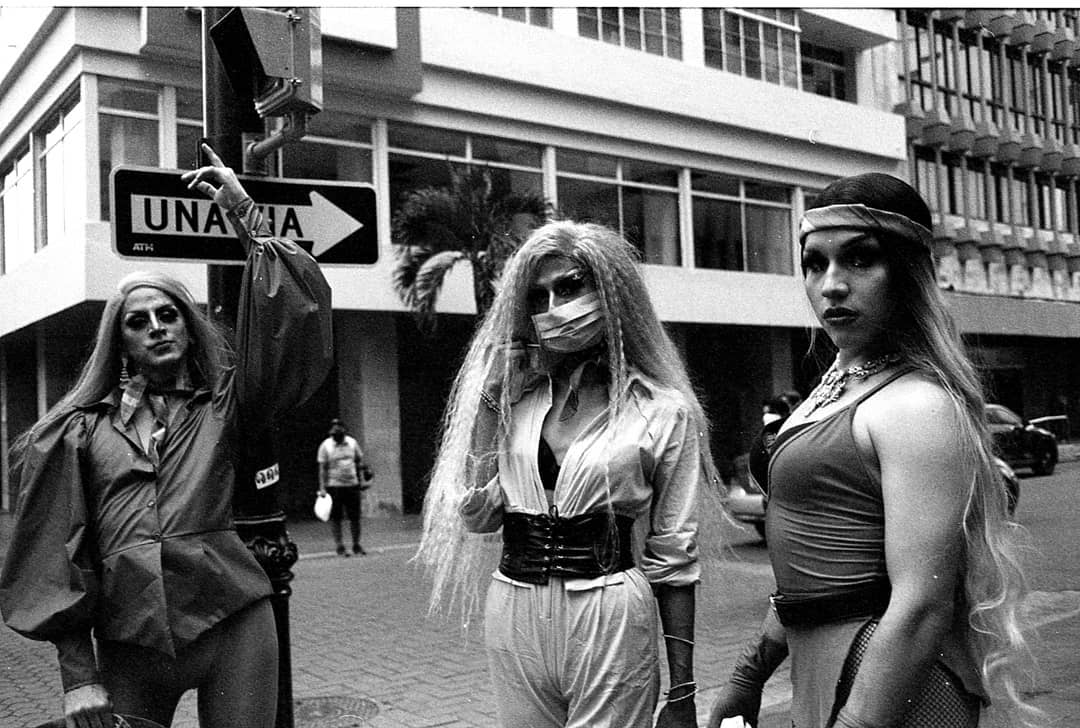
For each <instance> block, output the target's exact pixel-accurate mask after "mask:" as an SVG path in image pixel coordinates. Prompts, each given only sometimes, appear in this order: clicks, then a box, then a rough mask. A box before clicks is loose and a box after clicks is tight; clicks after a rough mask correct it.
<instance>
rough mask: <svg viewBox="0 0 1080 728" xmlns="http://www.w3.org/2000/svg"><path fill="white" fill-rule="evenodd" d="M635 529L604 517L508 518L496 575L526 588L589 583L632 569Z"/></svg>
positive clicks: (623, 519)
mask: <svg viewBox="0 0 1080 728" xmlns="http://www.w3.org/2000/svg"><path fill="white" fill-rule="evenodd" d="M612 524H614V526H615V527H614V528H612ZM633 525H634V519H633V518H630V517H629V516H618V515H617V516H614V518H612V516H611V515H610V514H608V513H597V512H594V513H585V514H583V515H580V516H571V517H570V518H563V517H561V516H559V515H557V514H556V515H552V514H547V513H507V514H506V515H504V516H503V552H502V560H501V561H500V562H499V571H501V572H502V573H503V574H504V575H505V576H508V577H510V578H511V579H517V580H518V581H524V582H527V583H529V584H547V583H548V579H549V578H550V577H552V576H559V577H564V578H574V577H576V578H588V579H592V578H596V577H598V576H603V575H604V574H614V573H616V572H619V571H625V570H627V569H630V568H632V567H633V566H634V554H633V551H632V549H631V543H630V540H631V529H632V528H633Z"/></svg>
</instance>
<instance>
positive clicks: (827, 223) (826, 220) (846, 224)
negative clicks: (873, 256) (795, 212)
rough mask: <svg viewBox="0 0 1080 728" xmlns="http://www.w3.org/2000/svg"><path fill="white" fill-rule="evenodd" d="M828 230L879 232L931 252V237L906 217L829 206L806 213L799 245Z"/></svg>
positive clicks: (864, 209)
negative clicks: (820, 231)
mask: <svg viewBox="0 0 1080 728" xmlns="http://www.w3.org/2000/svg"><path fill="white" fill-rule="evenodd" d="M829 228H854V229H855V230H869V231H875V230H880V231H883V232H887V233H892V234H893V235H897V236H899V237H901V238H904V239H905V240H909V241H911V242H913V243H915V244H917V245H921V246H922V247H924V248H926V250H927V251H930V250H932V249H933V246H932V242H933V235H932V233H931V232H930V231H929V230H928V229H926V228H925V227H923V226H922V225H920V224H919V223H917V222H915V221H914V220H912V219H911V218H910V217H908V216H907V215H901V214H899V213H896V212H888V211H887V210H878V209H875V208H873V207H867V206H866V205H828V206H827V207H815V208H813V209H812V210H807V211H806V213H805V214H804V215H803V219H802V223H801V224H800V225H799V245H803V244H805V242H806V236H807V235H809V234H810V233H812V232H814V231H815V230H828V229H829Z"/></svg>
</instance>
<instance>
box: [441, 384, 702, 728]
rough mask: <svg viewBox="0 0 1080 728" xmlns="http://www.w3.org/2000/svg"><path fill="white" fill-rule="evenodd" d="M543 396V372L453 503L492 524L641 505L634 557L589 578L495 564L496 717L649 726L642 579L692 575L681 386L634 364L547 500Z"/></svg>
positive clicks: (571, 453) (692, 463) (696, 484)
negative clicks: (474, 479)
mask: <svg viewBox="0 0 1080 728" xmlns="http://www.w3.org/2000/svg"><path fill="white" fill-rule="evenodd" d="M551 405H552V390H551V384H550V381H548V383H547V386H540V387H537V388H536V389H534V390H532V391H530V392H528V393H526V394H525V396H524V397H523V398H522V399H521V400H520V401H519V402H518V403H517V404H515V405H514V409H513V412H512V417H511V419H512V422H511V427H510V432H509V433H508V435H507V441H506V443H505V447H503V448H502V449H501V451H500V454H499V470H498V474H497V475H496V476H495V477H494V478H493V479H492V480H491V481H490V482H489V483H487V485H486V486H484V487H481V488H476V489H474V490H472V491H470V492H469V493H468V494H467V496H466V498H465V499H464V501H463V502H462V504H461V507H460V513H461V515H462V518H463V520H464V523H465V526H466V528H468V529H469V530H471V531H476V532H491V531H495V530H497V529H498V528H499V526H500V525H501V523H502V517H503V514H504V513H531V514H538V513H546V512H554V511H556V510H557V513H558V515H559V516H563V517H572V516H577V515H582V514H585V513H590V512H597V511H599V512H608V508H609V507H610V508H611V509H612V510H613V511H614V513H615V514H616V515H622V516H630V517H632V518H635V519H640V520H639V521H638V522H637V523H636V524H635V529H634V530H635V545H634V548H635V552H636V557H637V563H638V566H637V567H636V568H633V569H630V570H627V571H623V572H617V573H614V574H608V575H606V576H602V577H599V578H594V579H588V578H558V577H552V578H551V579H550V580H549V582H548V583H547V584H546V585H538V584H529V583H525V582H521V581H517V580H514V579H510V578H508V577H507V576H505V575H504V574H502V573H501V572H499V571H496V572H495V574H494V575H493V578H492V582H491V585H490V587H489V589H488V594H487V603H486V609H485V644H486V647H487V652H488V661H489V666H490V668H491V675H492V679H493V682H494V688H495V694H496V699H497V701H498V709H499V719H500V723H501V724H502V725H503V726H507V727H508V728H509V727H511V726H513V727H514V728H546V727H548V726H552V727H554V726H560V727H561V726H573V727H574V728H585V727H586V726H588V727H589V728H604V727H605V726H610V727H611V728H635V727H637V726H641V727H647V726H651V725H652V716H653V711H654V710H655V707H656V702H657V697H658V693H659V688H660V676H659V648H658V644H657V642H658V628H657V627H658V615H657V608H656V602H655V599H654V597H653V594H652V589H651V587H650V585H651V584H667V585H671V586H686V585H691V584H695V583H696V582H697V581H698V580H699V578H700V566H699V564H698V557H697V520H696V519H697V506H698V498H699V494H700V492H701V489H702V486H703V484H702V482H701V479H702V477H703V474H702V468H701V464H700V449H699V445H698V437H699V436H700V433H698V432H697V431H696V428H695V427H694V426H693V420H692V418H691V417H690V411H689V408H688V407H687V406H686V403H685V400H684V398H683V397H682V395H681V394H679V393H678V392H677V391H675V390H671V389H668V388H664V387H660V386H658V385H656V384H655V383H653V382H651V381H649V380H648V379H646V378H645V377H644V376H642V375H640V374H634V375H633V376H632V377H631V380H630V383H629V384H628V386H627V389H626V391H625V392H624V393H623V399H622V403H621V407H620V412H619V414H618V417H617V421H615V422H609V411H608V410H605V411H604V412H602V413H600V414H599V415H598V416H597V417H596V418H595V419H594V420H593V421H592V422H590V423H589V424H588V425H587V426H586V427H585V429H584V430H582V432H581V433H580V434H579V435H578V436H577V438H576V439H575V440H574V441H573V442H572V443H571V444H570V446H569V448H568V449H567V451H566V454H565V456H564V457H563V462H562V463H561V466H560V471H559V476H558V480H557V482H556V486H555V490H554V494H553V498H554V500H553V505H552V507H551V508H550V509H549V506H548V499H547V496H546V494H545V492H544V487H543V484H542V482H541V479H540V474H539V469H538V447H539V443H540V437H541V429H542V427H543V423H544V418H545V416H546V415H547V413H548V411H549V410H550V409H551ZM609 486H610V493H609ZM638 534H643V535H644V537H643V539H639V538H638ZM642 540H643V542H642Z"/></svg>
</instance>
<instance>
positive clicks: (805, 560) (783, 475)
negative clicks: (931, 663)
mask: <svg viewBox="0 0 1080 728" xmlns="http://www.w3.org/2000/svg"><path fill="white" fill-rule="evenodd" d="M911 371H913V368H911V367H905V368H901V369H899V370H898V371H896V372H894V373H893V374H892V375H891V376H889V377H888V378H887V379H886V380H884V381H883V382H880V383H879V384H877V385H876V386H874V387H872V388H871V389H870V390H869V391H867V392H865V393H863V394H862V395H861V396H859V397H858V398H857V399H856V400H854V401H853V402H852V403H851V404H849V405H847V406H845V407H843V408H841V409H838V410H836V411H835V412H833V413H831V414H829V415H827V416H826V417H823V418H821V419H820V420H816V421H814V422H808V423H805V424H800V425H796V426H795V427H793V428H791V429H789V430H785V431H784V432H782V433H780V435H779V436H778V437H777V439H776V442H775V443H774V445H773V449H772V457H771V459H770V461H769V471H768V472H769V502H768V507H767V508H766V512H765V529H766V537H767V540H768V544H769V559H770V561H771V562H772V567H773V574H774V576H775V578H776V585H777V589H778V590H779V591H780V592H781V593H783V594H786V595H791V596H821V595H828V594H834V593H836V592H838V591H842V590H847V589H851V588H856V587H859V586H864V585H870V584H872V583H874V582H877V581H880V580H881V578H882V577H887V576H888V572H887V569H886V564H885V509H884V501H883V499H882V491H881V477H880V475H879V474H877V473H876V472H875V471H874V470H873V469H871V468H870V467H869V466H868V463H866V462H865V461H864V460H863V457H862V456H861V455H860V453H859V450H858V447H857V446H856V443H855V436H854V433H853V430H852V423H853V421H854V418H855V412H856V410H857V409H858V406H859V405H860V404H861V403H862V402H864V401H865V400H866V399H868V398H869V397H871V396H873V395H874V394H875V393H877V392H878V391H880V390H881V389H883V388H884V387H886V386H888V385H889V384H891V383H892V382H894V381H896V380H897V379H899V378H900V377H902V376H903V375H905V374H907V373H909V372H911ZM957 604H958V605H962V604H963V601H962V597H959V595H958V600H957ZM954 619H955V623H954V627H953V629H951V630H950V631H949V632H948V633H947V634H946V636H945V638H944V640H943V644H942V645H941V646H940V650H939V654H940V655H941V661H942V662H943V663H944V664H945V665H946V666H947V667H949V668H950V670H951V671H952V672H953V674H955V675H956V676H957V677H958V678H959V679H960V680H961V682H962V683H963V684H964V687H965V688H966V689H967V691H968V692H970V693H972V694H975V695H978V696H980V697H981V698H983V699H986V693H985V691H984V689H983V686H982V681H981V678H980V676H979V672H978V669H977V668H976V666H975V663H974V660H973V659H972V657H971V654H970V652H969V651H968V649H967V641H968V627H967V614H966V609H965V608H964V607H963V606H958V608H957V613H956V615H955V618H954ZM858 626H859V625H858V623H854V624H851V625H849V626H848V627H843V626H841V627H840V629H839V632H836V630H835V629H829V630H823V631H828V632H836V634H834V635H833V636H832V637H830V638H829V641H834V640H837V639H838V640H839V641H840V643H839V644H835V646H834V647H833V648H831V649H833V650H836V649H842V651H840V652H839V654H840V655H843V654H845V653H846V647H842V645H845V644H848V645H849V644H850V639H851V638H853V637H854V634H855V632H856V631H857V630H858ZM841 633H842V634H841ZM826 651H828V650H826ZM832 654H837V653H836V652H835V651H834V652H833V653H832ZM793 657H794V652H793ZM841 662H842V658H841ZM839 667H840V666H839V665H829V666H825V665H823V664H822V663H821V662H820V661H819V662H818V663H817V669H818V670H820V671H822V672H825V673H832V672H836V673H837V675H836V677H839V675H838V672H839ZM831 684H832V685H835V680H833V681H832V682H831Z"/></svg>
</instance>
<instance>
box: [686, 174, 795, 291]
mask: <svg viewBox="0 0 1080 728" xmlns="http://www.w3.org/2000/svg"><path fill="white" fill-rule="evenodd" d="M691 187H692V188H693V205H694V209H693V222H694V260H695V262H696V265H697V267H699V268H713V269H721V270H740V271H749V272H752V273H776V274H780V275H792V273H793V271H794V265H793V255H794V253H793V242H792V208H791V188H789V187H786V186H784V185H776V184H772V183H768V182H755V181H752V180H744V179H740V178H737V177H732V176H729V175H722V174H715V173H707V172H694V173H692V174H691Z"/></svg>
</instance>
